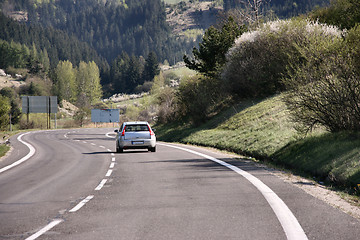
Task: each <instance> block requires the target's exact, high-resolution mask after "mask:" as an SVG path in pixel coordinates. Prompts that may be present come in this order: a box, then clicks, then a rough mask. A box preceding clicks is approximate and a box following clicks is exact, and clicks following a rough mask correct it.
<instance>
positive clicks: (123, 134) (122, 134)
mask: <svg viewBox="0 0 360 240" xmlns="http://www.w3.org/2000/svg"><path fill="white" fill-rule="evenodd" d="M125 128H126V126H125V127H124V129H123V131H122V133H121V136H125Z"/></svg>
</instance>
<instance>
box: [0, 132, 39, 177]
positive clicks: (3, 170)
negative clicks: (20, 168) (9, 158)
mask: <svg viewBox="0 0 360 240" xmlns="http://www.w3.org/2000/svg"><path fill="white" fill-rule="evenodd" d="M29 133H30V132H27V133H24V134H21V135H20V136H18V138H17V140H18V141H19V142H21V143H22V144H24V145H26V146H27V147H28V148H29V149H30V151H29V153H28V154H26V156H25V157H23V158H21V159H20V160H18V161H16V162H14V163H12V164H10V165H8V166H6V167H3V168H1V169H0V173H2V172H5V171H7V170H9V169H11V168H13V167H15V166H17V165H19V164H21V163H23V162H25V161H26V160H28V159H29V158H31V157H32V156H33V155H34V154H35V148H34V147H33V146H32V145H30V144H29V143H27V142H24V141H23V140H22V139H21V138H22V137H23V136H24V135H26V134H29Z"/></svg>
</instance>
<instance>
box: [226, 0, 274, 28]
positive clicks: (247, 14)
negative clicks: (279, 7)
mask: <svg viewBox="0 0 360 240" xmlns="http://www.w3.org/2000/svg"><path fill="white" fill-rule="evenodd" d="M270 1H271V0H238V4H239V6H241V9H237V10H234V9H233V10H232V11H235V12H236V13H237V14H239V15H240V16H241V18H242V19H243V21H244V22H248V23H249V24H254V25H255V26H257V25H258V24H259V20H260V17H261V7H262V6H263V5H264V4H265V3H269V2H270Z"/></svg>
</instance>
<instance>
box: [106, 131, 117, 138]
mask: <svg viewBox="0 0 360 240" xmlns="http://www.w3.org/2000/svg"><path fill="white" fill-rule="evenodd" d="M111 134H113V135H116V133H115V132H108V133H106V134H105V136H106V137H108V138H116V136H110V135H111Z"/></svg>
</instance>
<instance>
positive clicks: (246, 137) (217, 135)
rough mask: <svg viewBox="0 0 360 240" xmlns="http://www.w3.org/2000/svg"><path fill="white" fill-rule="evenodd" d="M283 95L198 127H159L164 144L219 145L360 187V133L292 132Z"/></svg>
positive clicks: (245, 105)
mask: <svg viewBox="0 0 360 240" xmlns="http://www.w3.org/2000/svg"><path fill="white" fill-rule="evenodd" d="M281 99H282V95H278V96H274V97H271V98H268V99H265V100H262V101H248V102H242V103H240V104H238V105H237V106H233V107H231V108H229V109H228V110H227V111H225V112H223V113H222V114H219V115H218V116H216V117H214V118H213V119H211V120H210V121H208V122H207V123H205V124H203V125H201V126H200V127H196V128H195V127H192V126H189V125H179V124H171V125H160V126H157V127H156V129H157V137H158V139H159V140H163V141H170V142H171V141H173V142H182V143H189V144H196V145H201V146H209V147H215V148H218V149H222V150H227V151H231V152H235V153H240V154H245V155H247V156H251V157H255V158H258V159H264V160H267V161H271V162H273V163H275V164H277V165H280V166H284V167H286V168H289V169H292V170H293V171H296V172H299V173H302V174H304V175H308V176H312V177H316V178H318V179H321V181H326V180H328V181H329V182H336V183H337V184H340V185H343V186H347V187H350V186H351V187H352V189H353V190H354V189H355V190H356V191H358V190H359V189H358V187H357V184H360V133H336V134H333V133H328V132H325V131H317V132H316V133H312V134H310V135H307V136H304V135H301V134H299V133H298V132H297V131H296V130H295V129H294V124H293V123H292V122H291V121H290V115H289V112H288V110H287V109H286V106H285V104H284V103H283V102H282V100H281Z"/></svg>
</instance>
